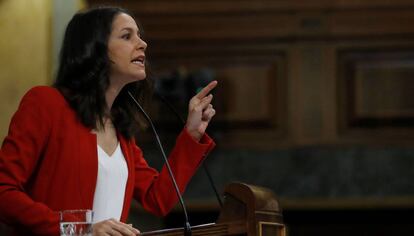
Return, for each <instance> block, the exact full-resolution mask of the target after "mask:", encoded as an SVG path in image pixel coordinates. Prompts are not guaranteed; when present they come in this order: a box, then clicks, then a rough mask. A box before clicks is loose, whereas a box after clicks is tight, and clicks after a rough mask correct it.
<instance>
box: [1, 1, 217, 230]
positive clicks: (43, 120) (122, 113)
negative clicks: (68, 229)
mask: <svg viewBox="0 0 414 236" xmlns="http://www.w3.org/2000/svg"><path fill="white" fill-rule="evenodd" d="M146 48H147V44H146V43H145V42H144V41H143V40H142V39H141V37H140V29H139V28H138V26H137V24H136V22H135V20H134V19H133V18H132V17H131V15H130V14H128V13H127V12H126V11H125V10H123V9H119V8H110V7H106V8H97V9H92V10H89V11H87V12H84V13H78V14H76V15H75V16H74V17H73V18H72V20H71V21H70V23H69V25H68V27H67V29H66V33H65V38H64V42H63V46H62V49H61V58H60V67H59V71H58V75H57V79H56V82H55V84H54V87H53V88H52V87H46V86H43V87H35V88H32V89H31V90H30V91H28V92H27V94H26V95H25V96H24V97H23V99H22V101H21V103H20V106H19V108H18V110H17V112H16V113H15V115H14V116H13V118H12V121H11V124H10V129H9V133H8V135H7V137H6V138H5V140H4V142H3V145H2V148H1V151H0V219H1V220H2V221H3V222H6V223H7V224H9V225H11V226H12V227H14V229H15V232H16V234H19V235H59V214H58V213H59V211H62V210H66V209H93V210H94V214H95V215H94V218H95V223H94V226H93V229H94V235H135V234H136V233H138V230H137V229H135V228H133V227H132V226H131V225H129V224H127V223H125V221H126V219H127V216H128V211H129V207H130V204H131V200H132V198H133V197H134V198H135V199H137V200H138V201H139V202H140V203H141V204H142V206H143V207H144V208H145V209H147V210H148V211H150V212H152V213H154V214H157V215H165V214H166V213H168V211H169V210H170V209H171V208H172V207H173V206H174V205H175V203H176V201H177V196H176V194H175V192H174V190H173V186H172V182H171V180H170V177H169V176H168V173H167V171H166V169H165V167H163V169H162V170H161V171H160V172H159V173H158V172H157V171H156V170H154V169H152V168H150V167H149V166H148V165H147V163H146V161H145V160H144V158H143V156H142V152H141V150H140V149H139V148H138V147H137V146H136V144H135V141H134V138H133V137H134V135H135V133H136V131H137V128H138V124H139V122H141V124H142V121H141V118H142V117H141V116H140V114H139V111H138V110H137V109H136V107H135V105H134V104H133V102H132V101H131V100H130V98H129V97H128V94H127V92H128V91H130V92H131V93H132V94H133V95H134V96H135V97H137V98H138V100H139V101H141V102H143V101H144V100H145V99H144V98H145V93H147V92H148V81H147V80H145V77H146V73H145V50H146ZM216 85H217V82H212V83H210V84H209V85H207V86H206V87H205V88H204V89H203V90H202V91H200V92H199V93H198V94H197V95H196V96H194V97H193V98H192V99H191V100H190V102H189V112H188V117H187V123H186V126H185V128H184V129H183V131H182V132H181V133H180V135H179V136H178V138H177V141H176V145H175V147H174V149H173V150H172V152H171V154H170V157H169V162H170V164H171V167H172V169H173V172H174V174H175V177H176V179H177V183H178V185H179V189H180V191H181V192H183V191H184V189H185V186H186V184H187V183H188V181H189V179H190V178H191V176H192V175H193V174H194V173H195V171H196V169H197V167H198V166H199V164H200V163H201V162H202V159H203V156H204V154H206V153H207V152H209V151H210V150H211V149H212V148H213V146H214V142H213V141H212V140H211V139H210V138H209V137H208V136H207V135H206V134H205V133H204V132H205V130H206V128H207V126H208V124H209V122H210V120H211V118H212V117H213V116H214V114H215V111H214V109H213V107H212V105H211V100H212V95H208V94H209V92H210V91H211V90H212V89H213V88H214V87H215V86H216Z"/></svg>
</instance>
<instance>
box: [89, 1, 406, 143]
mask: <svg viewBox="0 0 414 236" xmlns="http://www.w3.org/2000/svg"><path fill="white" fill-rule="evenodd" d="M89 3H90V5H96V4H111V5H120V6H124V7H126V8H127V9H129V10H131V11H132V12H133V13H134V14H135V15H136V16H137V17H138V19H139V20H140V21H141V22H142V25H143V27H144V30H145V40H146V41H147V42H148V43H149V48H148V55H149V57H150V61H151V63H152V64H151V68H152V69H153V71H154V74H155V78H161V79H160V81H164V82H166V81H167V80H168V79H171V76H174V73H175V76H177V75H178V76H181V79H183V80H188V78H189V75H192V74H194V73H197V72H198V73H203V70H204V73H207V74H209V73H210V77H209V79H217V80H219V82H220V86H219V88H217V91H215V95H216V100H215V106H216V108H218V115H217V117H216V119H215V122H214V124H213V125H212V127H211V128H212V129H211V130H212V131H213V132H216V134H217V136H218V137H222V138H223V140H225V142H223V145H224V146H228V147H256V148H259V147H261V148H276V147H285V146H293V147H296V146H303V145H320V144H341V145H342V144H374V145H378V144H382V145H383V144H397V145H401V144H402V145H411V143H412V138H414V135H412V133H414V132H412V131H413V129H414V127H413V125H412V124H413V119H412V118H413V115H412V114H413V108H414V107H413V103H412V102H411V99H409V95H410V92H409V91H410V90H411V89H410V88H412V87H413V86H414V84H413V83H412V82H411V81H412V80H411V79H410V78H411V77H412V73H413V71H412V70H413V69H412V68H411V67H408V68H406V69H401V68H400V66H394V67H393V68H392V69H385V68H388V67H390V66H392V65H397V64H398V65H401V63H402V64H407V63H410V62H411V61H412V60H413V51H412V49H413V48H414V43H413V42H414V40H413V39H414V27H412V22H414V3H413V2H412V1H408V0H395V1H392V2H391V1H386V0H381V1H369V0H353V1H340V0H333V1H327V0H317V1H305V0H296V1H282V0H272V1H270V0H257V1H245V0H232V1H230V0H223V1H199V0H194V1H185V0H168V1H167V0H162V1H161V0H158V1H153V0H152V1H149V0H145V1H132V0H130V1H113V0H106V1H95V0H89ZM406 49H407V50H408V51H409V52H408V53H406V52H405V50H406ZM177 73H178V74H177ZM169 77H170V78H169ZM162 79H164V80H162ZM204 80H208V79H204ZM177 86H178V85H177ZM180 86H184V85H180ZM181 90H183V91H184V88H181ZM186 94H187V95H185V96H184V97H182V98H181V104H177V106H178V107H179V109H180V110H181V111H183V110H185V103H183V102H182V101H184V100H185V99H188V98H189V95H188V91H187V92H186ZM383 94H389V96H388V97H383V96H382V95H383ZM183 99H184V100H183ZM154 113H155V117H158V119H159V120H160V121H161V122H162V123H163V125H162V126H165V127H169V126H173V125H171V124H170V125H167V123H168V121H171V120H172V119H173V118H172V117H170V116H168V115H167V116H164V115H163V114H164V113H165V112H164V111H163V110H162V108H161V105H159V106H158V105H156V106H155V111H154ZM157 113H158V116H157ZM160 114H162V115H160ZM163 119H164V121H163ZM166 120H167V121H166ZM220 141H221V140H220V138H219V142H220Z"/></svg>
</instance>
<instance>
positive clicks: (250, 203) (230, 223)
mask: <svg viewBox="0 0 414 236" xmlns="http://www.w3.org/2000/svg"><path fill="white" fill-rule="evenodd" d="M191 231H192V235H193V236H205V235H211V236H213V235H214V236H221V235H223V236H224V235H246V236H286V228H285V225H284V224H283V216H282V211H281V209H280V207H279V203H278V201H277V199H276V195H275V194H274V193H273V192H272V191H271V190H269V189H266V188H262V187H258V186H253V185H247V184H243V183H231V184H229V185H228V186H227V187H226V188H225V190H224V204H223V208H222V209H221V210H220V215H219V218H218V219H217V222H216V223H211V224H204V225H197V226H192V227H191ZM140 235H141V236H149V235H151V236H154V235H159V236H182V235H184V230H183V228H174V229H164V230H157V231H151V232H145V233H141V234H140Z"/></svg>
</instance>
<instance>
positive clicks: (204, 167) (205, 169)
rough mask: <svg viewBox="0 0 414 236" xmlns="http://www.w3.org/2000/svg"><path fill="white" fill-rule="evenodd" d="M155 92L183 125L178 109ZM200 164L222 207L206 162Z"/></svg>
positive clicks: (205, 155) (183, 121)
mask: <svg viewBox="0 0 414 236" xmlns="http://www.w3.org/2000/svg"><path fill="white" fill-rule="evenodd" d="M155 94H156V95H157V96H158V97H159V98H160V99H161V101H162V102H163V103H164V104H166V105H167V107H168V108H169V109H170V110H171V111H172V113H174V115H175V116H176V117H177V118H178V119H179V120H180V121H181V123H182V124H183V125H185V120H184V119H183V117H182V116H181V115H180V114H179V113H178V111H177V110H176V109H175V108H174V106H173V105H171V103H169V102H168V101H167V100H166V99H165V98H164V97H163V96H161V94H160V93H159V92H158V91H156V92H155ZM206 158H207V153H205V154H204V158H203V159H206ZM202 166H203V169H204V172H205V173H206V175H207V178H208V181H209V183H210V186H211V187H212V188H213V191H214V194H215V195H216V199H217V202H218V203H219V205H220V208H222V207H223V202H222V200H221V197H220V194H219V193H218V191H217V188H216V185H215V184H214V180H213V178H212V177H211V174H210V170H209V169H208V167H207V164H206V163H205V162H203V163H202Z"/></svg>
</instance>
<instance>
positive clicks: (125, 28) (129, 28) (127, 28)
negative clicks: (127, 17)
mask: <svg viewBox="0 0 414 236" xmlns="http://www.w3.org/2000/svg"><path fill="white" fill-rule="evenodd" d="M123 30H127V31H130V32H132V31H135V30H136V31H137V32H138V33H140V31H139V29H135V28H131V27H124V28H122V29H121V30H120V31H123Z"/></svg>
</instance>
